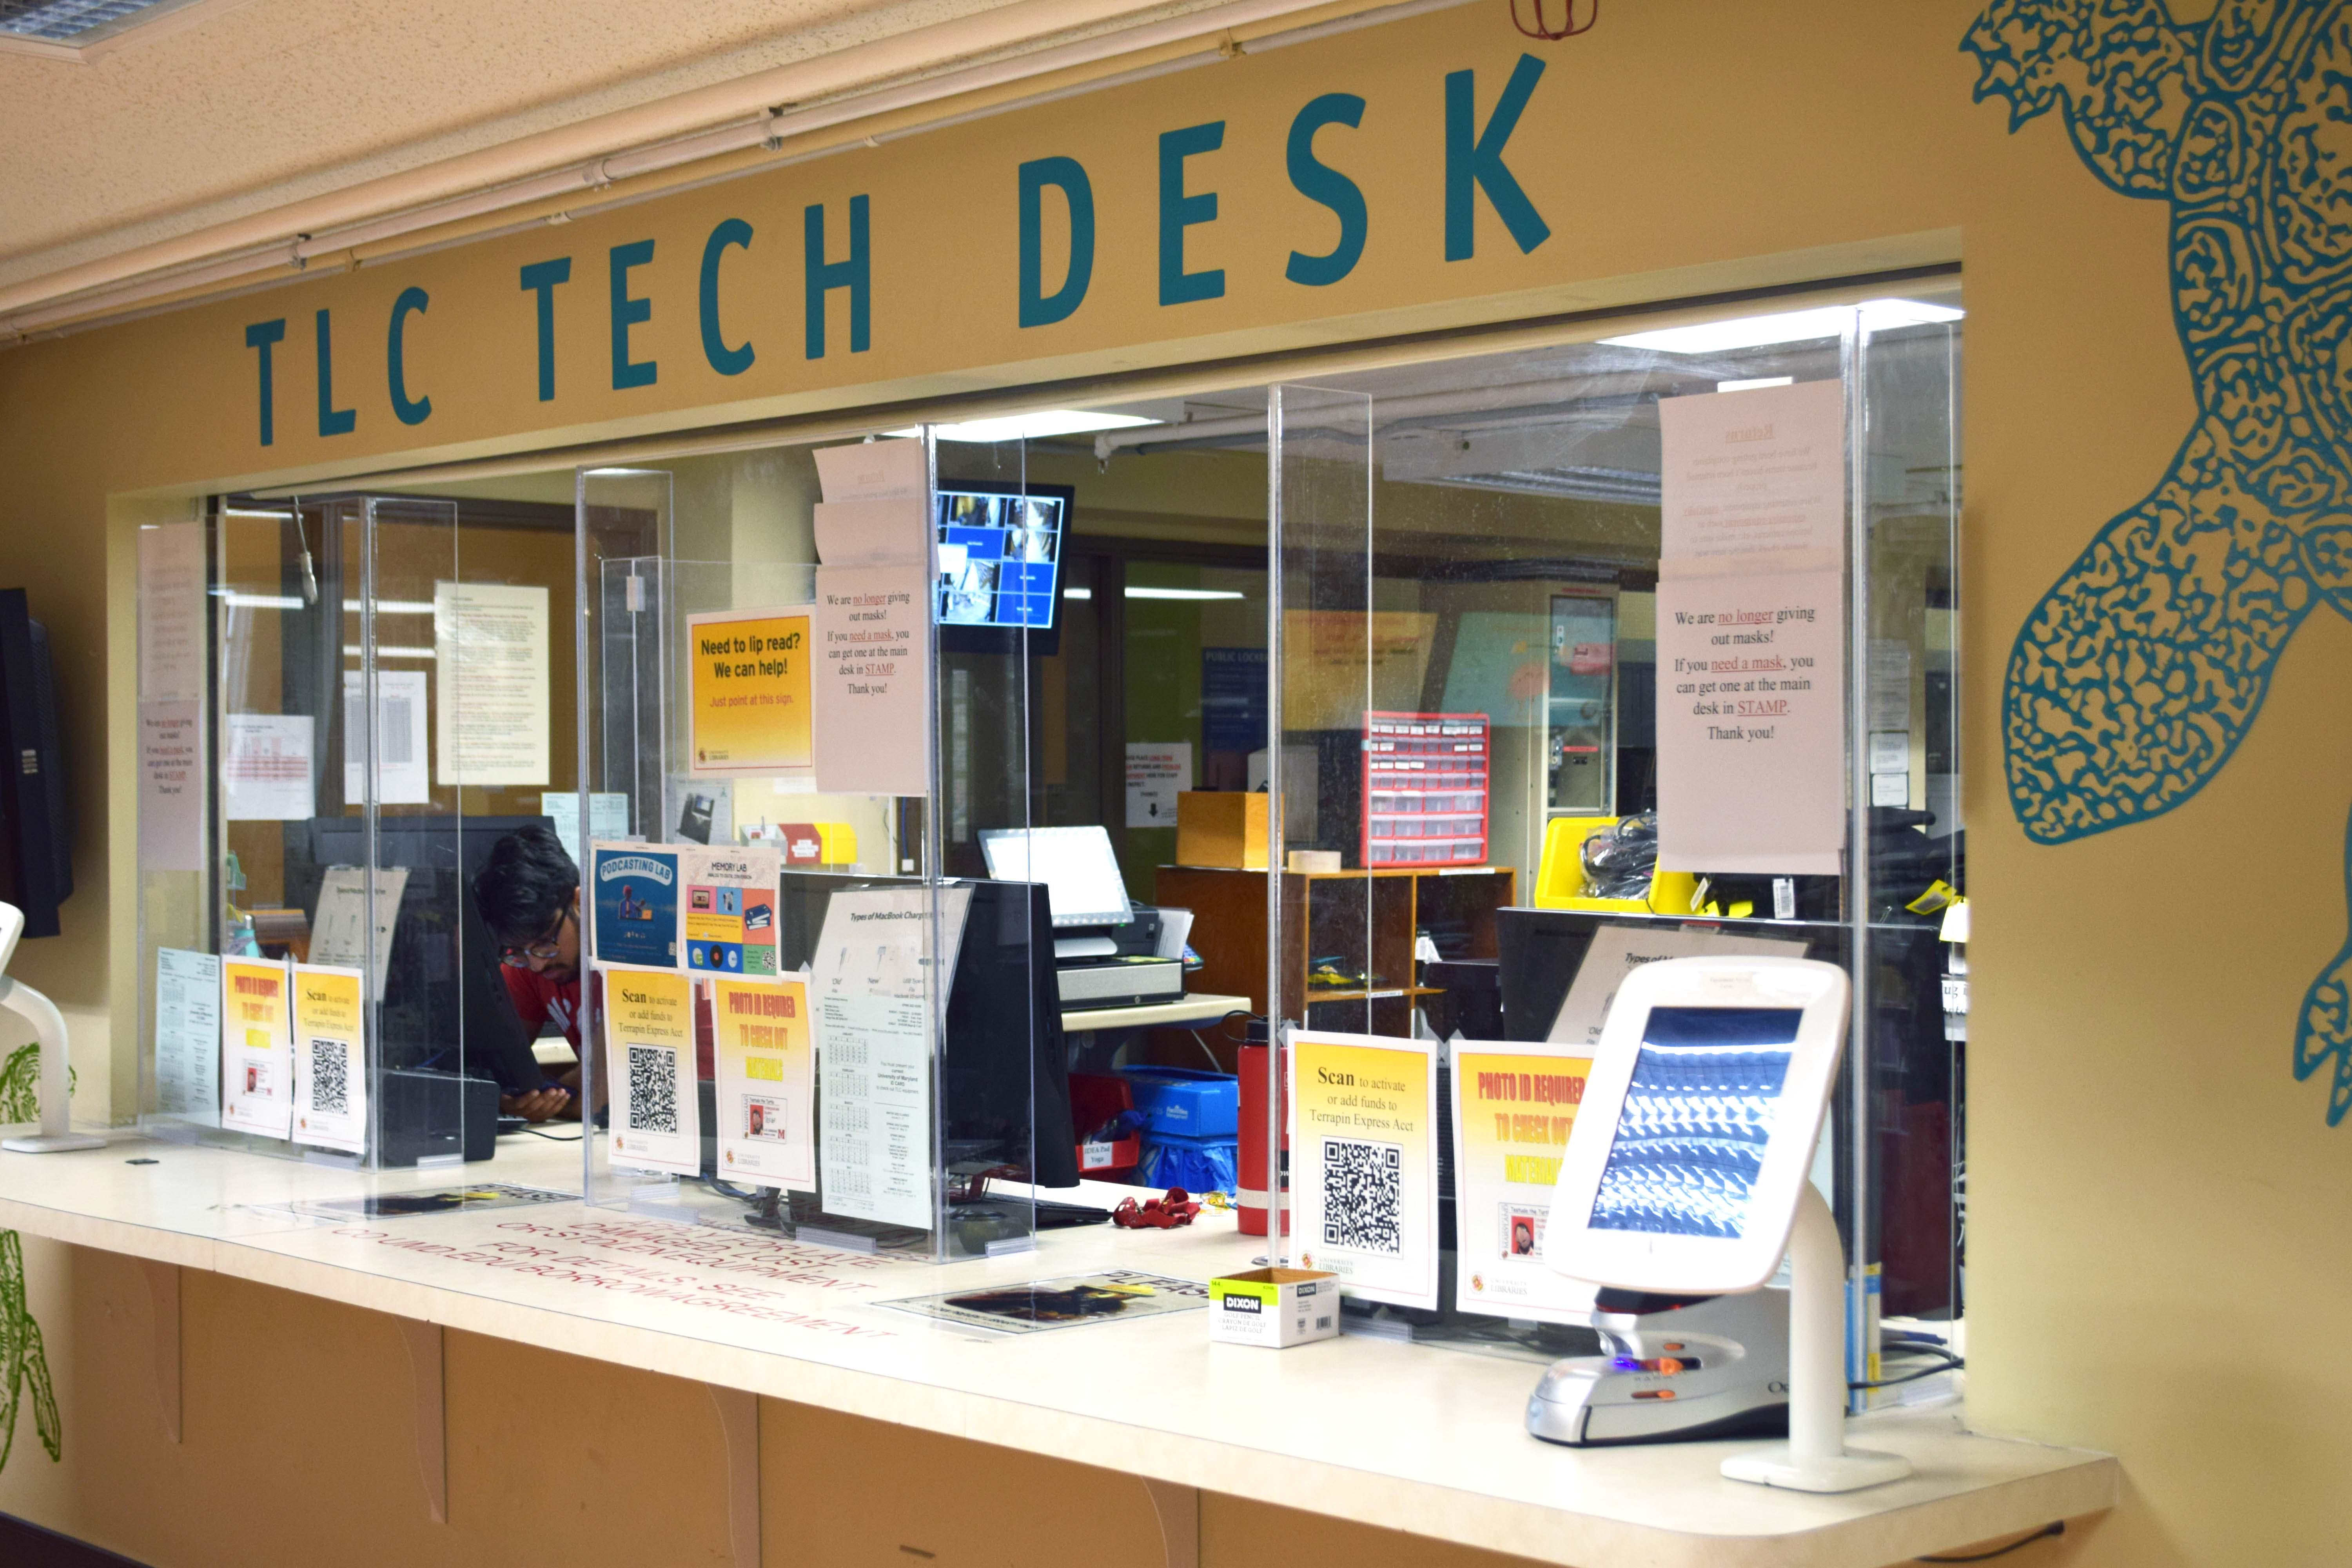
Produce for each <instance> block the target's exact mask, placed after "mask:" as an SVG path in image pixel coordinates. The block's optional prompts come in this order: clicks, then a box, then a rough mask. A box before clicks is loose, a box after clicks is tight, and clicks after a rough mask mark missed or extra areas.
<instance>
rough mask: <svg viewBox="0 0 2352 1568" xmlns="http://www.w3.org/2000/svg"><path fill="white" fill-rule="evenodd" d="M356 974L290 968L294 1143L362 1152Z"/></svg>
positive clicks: (361, 1037)
mask: <svg viewBox="0 0 2352 1568" xmlns="http://www.w3.org/2000/svg"><path fill="white" fill-rule="evenodd" d="M361 984H362V977H361V975H360V972H359V971H358V970H356V969H337V968H331V967H329V966H327V965H325V964H314V963H298V964H296V965H295V966H294V1141H295V1142H298V1143H316V1144H318V1145H320V1147H321V1148H326V1149H347V1150H349V1151H351V1152H352V1153H354V1154H360V1153H365V1152H367V1124H368V1075H367V1046H366V1044H365V1041H366V1030H365V1026H364V1023H363V1021H362V1020H363V1018H364V1016H365V1011H366V1009H365V1008H364V1007H363V1006H362V1004H361V1001H360V987H361Z"/></svg>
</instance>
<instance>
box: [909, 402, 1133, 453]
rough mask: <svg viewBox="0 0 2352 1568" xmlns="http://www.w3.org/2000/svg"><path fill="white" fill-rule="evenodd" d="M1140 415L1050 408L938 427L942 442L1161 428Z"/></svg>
mask: <svg viewBox="0 0 2352 1568" xmlns="http://www.w3.org/2000/svg"><path fill="white" fill-rule="evenodd" d="M1165 423H1166V421H1164V420H1160V419H1147V418H1145V417H1144V416H1142V415H1140V414H1090V413H1087V411H1086V410H1084V409H1080V408H1048V409H1045V410H1044V411H1042V412H1040V413H1036V414H1013V415H1008V416H1005V417H1004V418H1002V419H974V420H971V422H969V423H967V424H962V425H934V426H931V428H932V429H933V430H934V431H935V432H937V433H938V435H939V438H940V440H942V441H971V442H974V443H977V444H983V445H984V444H986V443H989V442H993V441H1034V440H1040V439H1043V438H1044V437H1047V436H1084V435H1087V434H1089V433H1091V432H1093V431H1097V430H1125V429H1127V428H1128V427H1129V426H1135V425H1160V424H1165ZM882 433H883V434H884V435H885V436H920V435H921V434H922V433H923V427H922V426H919V425H909V426H907V428H905V429H904V430H885V431H884V432H882Z"/></svg>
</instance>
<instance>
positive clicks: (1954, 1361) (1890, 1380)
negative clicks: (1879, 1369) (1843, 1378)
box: [1846, 1351, 1969, 1388]
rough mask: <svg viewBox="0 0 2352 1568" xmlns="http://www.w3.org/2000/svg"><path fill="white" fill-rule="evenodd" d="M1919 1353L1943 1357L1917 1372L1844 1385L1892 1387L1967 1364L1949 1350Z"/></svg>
mask: <svg viewBox="0 0 2352 1568" xmlns="http://www.w3.org/2000/svg"><path fill="white" fill-rule="evenodd" d="M1921 1353H1932V1354H1935V1355H1938V1356H1941V1357H1942V1358H1943V1359H1942V1360H1941V1361H1939V1362H1937V1363H1936V1364H1935V1365H1934V1366H1930V1367H1922V1368H1921V1369H1920V1370H1919V1371H1917V1372H1906V1373H1904V1374H1903V1375H1902V1376H1901V1377H1882V1378H1880V1379H1879V1380H1878V1381H1877V1382H1876V1383H1849V1384H1846V1386H1847V1387H1848V1388H1893V1387H1895V1385H1896V1384H1904V1383H1916V1382H1918V1381H1919V1380H1920V1379H1921V1378H1923V1377H1933V1376H1935V1375H1936V1374H1937V1373H1939V1372H1958V1371H1961V1370H1962V1369H1963V1368H1965V1367H1966V1366H1967V1365H1968V1364H1969V1363H1967V1362H1966V1361H1964V1360H1962V1359H1961V1358H1960V1357H1958V1356H1956V1355H1954V1354H1952V1353H1951V1352H1949V1351H1936V1352H1921Z"/></svg>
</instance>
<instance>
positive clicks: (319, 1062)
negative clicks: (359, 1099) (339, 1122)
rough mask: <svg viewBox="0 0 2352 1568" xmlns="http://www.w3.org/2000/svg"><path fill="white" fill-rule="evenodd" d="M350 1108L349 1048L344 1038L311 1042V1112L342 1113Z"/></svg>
mask: <svg viewBox="0 0 2352 1568" xmlns="http://www.w3.org/2000/svg"><path fill="white" fill-rule="evenodd" d="M351 1109H352V1047H351V1046H350V1044H349V1043H348V1042H346V1041H343V1040H312V1041H311V1042H310V1113H311V1114H312V1115H313V1116H343V1115H347V1114H349V1112H350V1110H351Z"/></svg>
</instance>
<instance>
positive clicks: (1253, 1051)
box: [1235, 1046, 1290, 1236]
mask: <svg viewBox="0 0 2352 1568" xmlns="http://www.w3.org/2000/svg"><path fill="white" fill-rule="evenodd" d="M1265 1052H1266V1047H1264V1046H1244V1047H1242V1049H1241V1064H1240V1067H1239V1068H1238V1069H1237V1070H1238V1071H1239V1072H1240V1074H1241V1080H1242V1108H1241V1122H1242V1125H1241V1145H1242V1146H1241V1192H1240V1194H1239V1198H1240V1201H1239V1203H1238V1204H1237V1205H1235V1206H1237V1207H1238V1208H1239V1209H1240V1210H1241V1230H1242V1234H1243V1235H1244V1236H1264V1235H1265ZM1288 1065H1289V1061H1288V1058H1287V1057H1285V1058H1284V1067H1285V1068H1286V1069H1287V1068H1288ZM1282 1116H1283V1124H1284V1129H1285V1131H1284V1132H1283V1135H1282V1162H1281V1168H1282V1234H1283V1235H1285V1236H1288V1235H1289V1234H1290V1133H1289V1131H1288V1127H1289V1121H1290V1098H1289V1095H1288V1092H1287V1091H1286V1092H1285V1093H1284V1096H1283V1101H1282Z"/></svg>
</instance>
